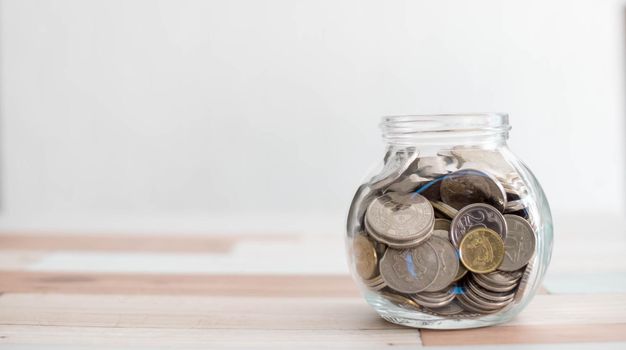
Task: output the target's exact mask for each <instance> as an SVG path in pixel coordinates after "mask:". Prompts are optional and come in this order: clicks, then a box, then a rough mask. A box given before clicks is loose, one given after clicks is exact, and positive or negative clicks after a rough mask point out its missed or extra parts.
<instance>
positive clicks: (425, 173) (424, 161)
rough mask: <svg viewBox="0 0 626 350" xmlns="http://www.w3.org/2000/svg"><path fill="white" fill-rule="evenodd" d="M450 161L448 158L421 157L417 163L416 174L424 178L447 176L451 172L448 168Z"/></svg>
mask: <svg viewBox="0 0 626 350" xmlns="http://www.w3.org/2000/svg"><path fill="white" fill-rule="evenodd" d="M449 162H452V160H450V161H448V160H447V159H446V157H438V156H433V157H421V158H420V159H419V160H418V162H417V169H416V173H417V174H418V175H420V176H422V177H426V178H435V177H438V176H441V175H446V174H448V173H449V172H450V171H449V170H448V169H447V168H448V163H449Z"/></svg>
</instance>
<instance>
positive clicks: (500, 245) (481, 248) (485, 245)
mask: <svg viewBox="0 0 626 350" xmlns="http://www.w3.org/2000/svg"><path fill="white" fill-rule="evenodd" d="M459 255H460V258H461V262H462V263H463V265H465V267H466V268H467V269H468V270H470V271H472V272H475V273H487V272H492V271H495V270H496V269H497V268H498V266H500V264H501V263H502V260H503V259H504V242H503V241H502V238H500V235H499V234H498V233H497V232H495V231H494V230H491V229H488V228H484V227H478V228H474V229H472V230H471V231H470V232H468V233H467V234H466V235H465V236H464V237H463V239H462V240H461V243H460V245H459Z"/></svg>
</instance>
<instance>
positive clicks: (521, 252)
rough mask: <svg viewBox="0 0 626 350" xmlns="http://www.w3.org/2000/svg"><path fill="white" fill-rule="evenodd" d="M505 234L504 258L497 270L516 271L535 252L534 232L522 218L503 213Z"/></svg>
mask: <svg viewBox="0 0 626 350" xmlns="http://www.w3.org/2000/svg"><path fill="white" fill-rule="evenodd" d="M504 219H505V220H506V224H507V236H506V239H505V240H504V260H503V261H502V265H500V267H498V270H502V271H516V270H519V269H520V268H522V267H523V266H524V265H526V264H528V261H530V259H531V258H532V257H533V255H534V253H535V232H534V230H533V228H532V226H530V224H529V223H528V221H526V220H525V219H524V218H522V217H519V216H517V215H504Z"/></svg>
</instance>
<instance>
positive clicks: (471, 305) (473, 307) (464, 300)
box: [456, 294, 498, 314]
mask: <svg viewBox="0 0 626 350" xmlns="http://www.w3.org/2000/svg"><path fill="white" fill-rule="evenodd" d="M456 300H457V302H458V303H459V305H460V306H461V307H462V308H463V309H465V310H467V311H469V312H473V313H479V314H490V313H494V312H497V311H498V310H488V309H484V308H482V307H480V305H478V304H476V303H475V302H474V301H472V300H471V299H469V298H468V297H467V295H465V294H459V295H457V297H456Z"/></svg>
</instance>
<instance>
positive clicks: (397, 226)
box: [365, 192, 435, 248]
mask: <svg viewBox="0 0 626 350" xmlns="http://www.w3.org/2000/svg"><path fill="white" fill-rule="evenodd" d="M365 223H366V227H367V229H368V231H369V233H370V234H371V235H372V236H374V237H375V238H376V239H377V240H379V241H382V242H384V243H386V244H388V245H389V246H392V247H397V248H407V247H408V246H415V245H418V244H420V243H421V242H423V241H425V240H426V239H428V238H429V237H430V235H431V234H432V229H433V226H434V223H435V215H434V210H433V207H432V206H431V205H430V202H429V201H428V200H427V199H426V198H424V197H423V196H421V195H419V194H416V193H409V194H400V193H396V192H389V193H386V194H384V195H382V196H380V197H378V198H376V199H375V200H374V201H372V203H371V204H370V205H369V207H368V208H367V211H366V212H365Z"/></svg>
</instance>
